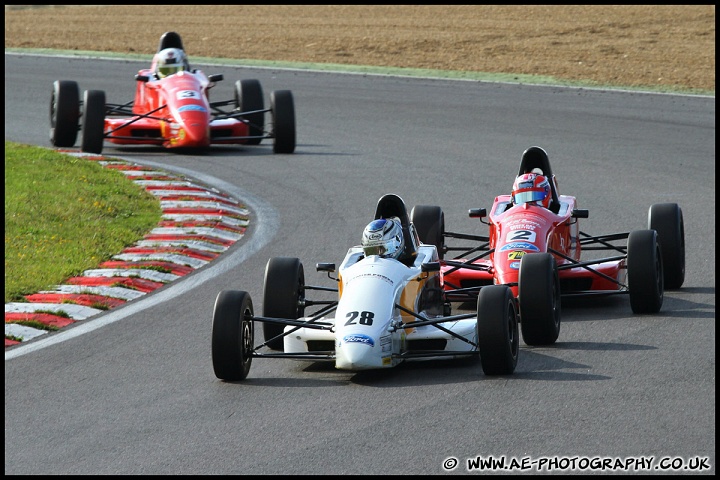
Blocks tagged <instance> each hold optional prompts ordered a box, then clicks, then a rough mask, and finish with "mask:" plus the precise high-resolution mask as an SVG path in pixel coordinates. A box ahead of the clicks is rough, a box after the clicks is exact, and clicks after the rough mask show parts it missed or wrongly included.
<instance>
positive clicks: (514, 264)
mask: <svg viewBox="0 0 720 480" xmlns="http://www.w3.org/2000/svg"><path fill="white" fill-rule="evenodd" d="M510 268H514V269H515V270H520V262H510Z"/></svg>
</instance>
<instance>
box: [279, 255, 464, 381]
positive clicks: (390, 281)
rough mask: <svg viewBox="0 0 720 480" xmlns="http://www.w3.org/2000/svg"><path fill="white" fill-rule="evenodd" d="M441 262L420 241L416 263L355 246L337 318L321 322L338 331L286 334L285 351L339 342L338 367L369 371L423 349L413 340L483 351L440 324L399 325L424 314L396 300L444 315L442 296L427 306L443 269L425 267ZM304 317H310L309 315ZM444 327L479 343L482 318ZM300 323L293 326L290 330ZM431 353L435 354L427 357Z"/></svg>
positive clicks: (342, 278) (342, 276)
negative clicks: (366, 252)
mask: <svg viewBox="0 0 720 480" xmlns="http://www.w3.org/2000/svg"><path fill="white" fill-rule="evenodd" d="M437 261H438V255H437V251H436V249H435V246H433V245H420V246H419V247H418V250H417V257H416V258H415V260H414V263H413V265H412V266H410V267H408V266H406V265H405V264H403V263H401V262H399V261H397V260H393V259H385V258H381V257H378V256H370V257H367V258H365V257H364V255H363V251H362V248H360V247H352V248H350V250H349V251H348V253H347V255H346V256H345V259H344V260H343V262H342V264H341V265H340V268H339V270H338V275H339V277H338V280H339V303H338V307H337V309H336V311H335V317H334V318H330V317H324V318H320V319H317V321H318V322H328V323H332V324H334V328H333V329H332V331H328V330H316V329H310V328H299V329H297V330H295V331H293V332H292V333H290V334H289V335H287V336H285V339H284V350H285V352H290V353H300V352H309V351H310V350H309V347H308V342H311V344H314V345H318V344H322V345H324V346H327V348H323V350H332V349H333V347H334V351H335V357H334V360H335V367H336V368H338V369H342V370H368V369H379V368H389V367H394V366H396V365H397V364H399V363H400V362H402V361H403V360H404V358H403V357H402V355H403V354H404V353H406V352H408V351H411V352H412V351H417V350H418V349H413V342H417V341H423V342H424V345H428V343H427V342H430V343H429V344H430V345H433V346H432V348H422V350H431V351H437V350H447V351H455V352H473V351H477V348H476V347H474V346H473V345H470V344H469V343H467V342H465V341H463V340H461V339H458V338H455V337H453V336H452V335H450V334H448V333H447V332H444V331H442V330H441V329H439V328H437V327H436V326H434V325H425V326H421V327H417V328H398V327H399V326H400V325H402V324H403V323H406V324H407V323H411V322H413V321H417V320H418V319H417V318H416V317H414V316H412V315H410V314H408V313H406V312H403V311H402V310H400V309H399V308H397V306H396V305H401V306H403V307H404V308H406V309H408V310H410V311H413V312H415V313H416V314H419V315H420V316H421V317H423V319H428V320H429V319H432V318H438V317H439V316H440V314H441V313H442V309H441V308H440V311H438V308H437V307H438V305H437V301H436V302H435V304H433V305H429V306H427V308H426V305H425V301H426V300H425V299H427V298H428V296H427V291H426V290H429V289H432V288H433V287H437V286H439V285H440V283H439V275H440V272H437V271H436V272H423V271H422V268H421V267H422V265H423V264H424V263H428V262H437ZM300 320H301V321H307V320H309V317H305V318H302V319H300ZM441 326H442V328H444V329H446V330H450V331H452V332H454V333H455V334H458V335H460V336H462V337H464V338H465V339H467V340H469V341H471V342H473V343H474V344H475V345H477V318H476V317H473V318H470V319H461V320H452V321H448V322H446V323H442V324H441ZM295 328H296V327H292V326H288V327H286V328H285V331H286V332H288V331H291V330H294V329H295ZM433 340H435V342H432V341H433ZM415 345H419V344H415ZM438 346H439V347H438ZM428 358H433V357H424V358H423V359H428ZM434 358H452V357H434ZM329 359H331V357H329Z"/></svg>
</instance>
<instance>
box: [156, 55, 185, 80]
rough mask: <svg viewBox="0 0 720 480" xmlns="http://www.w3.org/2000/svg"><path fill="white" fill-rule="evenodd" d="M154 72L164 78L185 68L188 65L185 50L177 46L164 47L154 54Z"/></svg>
mask: <svg viewBox="0 0 720 480" xmlns="http://www.w3.org/2000/svg"><path fill="white" fill-rule="evenodd" d="M155 58H156V60H157V62H156V63H155V74H156V75H157V76H158V77H159V78H165V77H167V76H168V75H172V74H174V73H177V72H181V71H183V70H185V69H186V68H187V66H188V63H187V56H186V55H185V52H183V51H182V50H180V49H179V48H166V49H165V50H161V51H160V52H158V53H157V55H156V57H155Z"/></svg>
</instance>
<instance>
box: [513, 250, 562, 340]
mask: <svg viewBox="0 0 720 480" xmlns="http://www.w3.org/2000/svg"><path fill="white" fill-rule="evenodd" d="M518 303H519V305H520V327H521V330H522V335H523V340H524V341H525V343H526V344H527V345H550V344H553V343H555V341H556V340H557V338H558V335H560V282H559V280H558V269H557V263H555V258H554V257H553V256H552V255H551V254H549V253H545V252H543V253H526V254H525V255H523V257H522V259H521V260H520V274H519V277H518Z"/></svg>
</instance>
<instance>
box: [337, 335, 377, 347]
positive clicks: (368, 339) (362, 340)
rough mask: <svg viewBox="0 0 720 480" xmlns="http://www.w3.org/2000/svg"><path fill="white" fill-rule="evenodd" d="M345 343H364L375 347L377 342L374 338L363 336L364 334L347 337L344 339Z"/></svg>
mask: <svg viewBox="0 0 720 480" xmlns="http://www.w3.org/2000/svg"><path fill="white" fill-rule="evenodd" d="M343 342H345V343H364V344H365V345H368V346H371V347H373V346H375V340H373V339H372V337H369V336H367V335H363V334H362V333H355V334H352V335H345V336H344V337H343Z"/></svg>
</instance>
